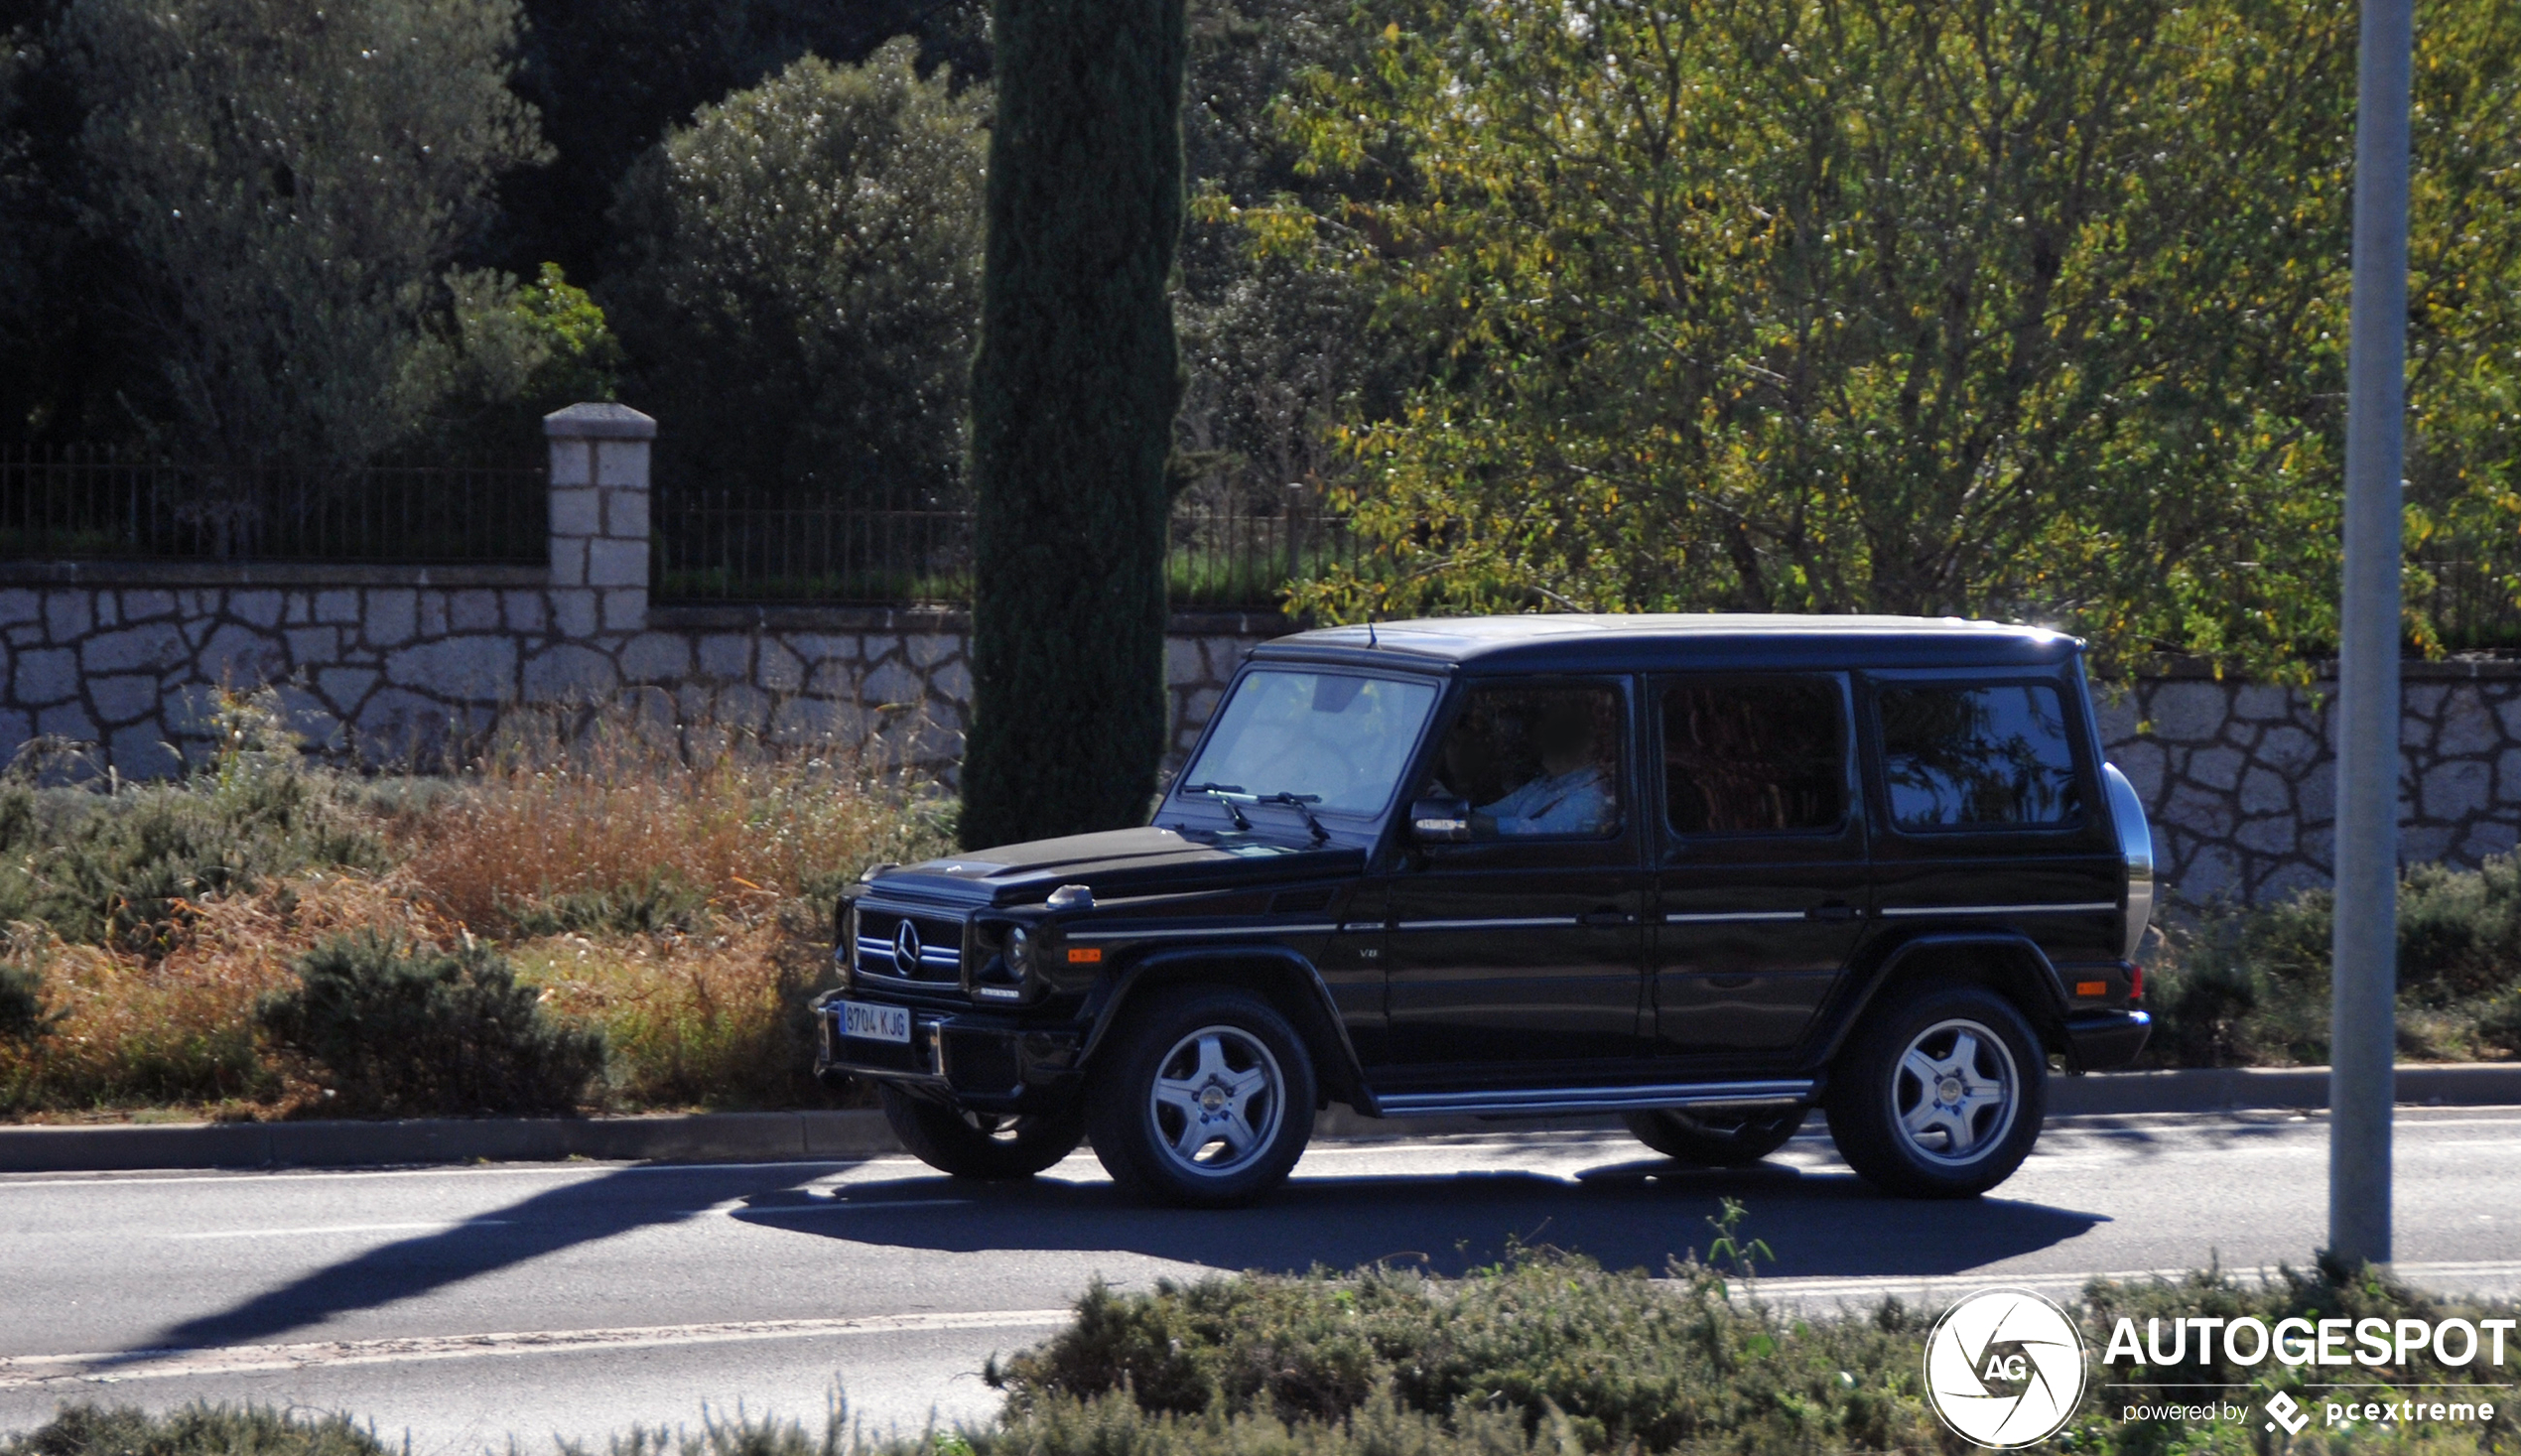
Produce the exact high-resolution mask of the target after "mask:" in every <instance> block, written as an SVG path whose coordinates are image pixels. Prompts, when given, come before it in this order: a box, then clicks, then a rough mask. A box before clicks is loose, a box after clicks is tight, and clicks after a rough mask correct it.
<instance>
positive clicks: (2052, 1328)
mask: <svg viewBox="0 0 2521 1456" xmlns="http://www.w3.org/2000/svg"><path fill="white" fill-rule="evenodd" d="M1925 1390H1926V1395H1927V1398H1928V1399H1929V1400H1930V1401H1931V1402H1932V1404H1933V1406H1934V1413H1935V1415H1936V1416H1938V1417H1940V1418H1941V1420H1942V1422H1943V1423H1944V1424H1945V1425H1947V1426H1950V1427H1951V1428H1952V1430H1953V1431H1954V1432H1955V1433H1957V1434H1958V1435H1960V1436H1961V1437H1962V1438H1963V1439H1965V1440H1969V1441H1975V1442H1976V1443H1978V1444H1979V1445H1981V1446H1989V1447H1993V1448H1994V1449H1996V1450H2000V1451H2002V1450H2010V1449H2012V1448H2014V1447H2017V1446H2029V1445H2035V1444H2037V1443H2039V1442H2041V1441H2045V1440H2047V1439H2048V1438H2049V1437H2051V1436H2053V1435H2056V1434H2057V1431H2058V1430H2059V1429H2060V1428H2062V1427H2063V1426H2064V1425H2065V1423H2066V1421H2068V1420H2069V1419H2071V1418H2072V1417H2073V1415H2074V1407H2075V1406H2076V1405H2078V1404H2080V1403H2082V1400H2083V1336H2082V1335H2081V1333H2079V1332H2078V1331H2077V1330H2076V1329H2075V1328H2074V1321H2073V1320H2070V1319H2068V1318H2066V1314H2065V1311H2064V1310H2062V1309H2059V1308H2057V1305H2055V1304H2053V1303H2051V1302H2050V1301H2049V1300H2047V1299H2045V1298H2042V1297H2041V1296H2040V1295H2037V1294H2034V1293H2032V1292H2031V1291H2030V1290H2028V1289H1981V1290H1979V1291H1978V1292H1977V1293H1975V1294H1969V1295H1965V1296H1963V1297H1962V1298H1961V1299H1960V1300H1959V1301H1958V1302H1957V1303H1955V1304H1954V1305H1953V1306H1952V1307H1951V1308H1949V1309H1947V1310H1945V1311H1943V1317H1942V1318H1941V1319H1939V1320H1936V1321H1935V1322H1934V1332H1933V1333H1932V1334H1930V1335H1928V1336H1926V1339H1925Z"/></svg>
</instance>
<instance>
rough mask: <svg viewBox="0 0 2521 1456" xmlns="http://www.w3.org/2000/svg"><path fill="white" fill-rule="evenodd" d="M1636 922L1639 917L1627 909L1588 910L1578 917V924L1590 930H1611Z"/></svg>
mask: <svg viewBox="0 0 2521 1456" xmlns="http://www.w3.org/2000/svg"><path fill="white" fill-rule="evenodd" d="M1636 923H1637V917H1636V916H1634V915H1631V914H1630V913H1628V912H1627V911H1626V910H1588V911H1586V912H1585V913H1584V914H1581V915H1578V916H1577V917H1576V924H1578V925H1581V926H1584V927H1585V928H1586V929H1588V930H1609V929H1615V928H1617V927H1619V926H1622V925H1635V924H1636Z"/></svg>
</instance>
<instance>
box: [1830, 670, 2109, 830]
mask: <svg viewBox="0 0 2521 1456" xmlns="http://www.w3.org/2000/svg"><path fill="white" fill-rule="evenodd" d="M1880 701H1881V704H1882V776H1883V779H1884V781H1885V782H1886V783H1887V784H1888V785H1889V787H1890V790H1891V819H1892V822H1893V823H1894V824H1897V825H1898V826H1899V827H1900V828H1902V829H1963V828H2001V827H2004V826H2008V825H2054V824H2065V823H2068V822H2070V821H2072V820H2073V819H2075V818H2076V817H2077V816H2078V815H2079V814H2080V813H2081V812H2082V804H2081V803H2080V802H2079V796H2078V795H2077V794H2076V792H2075V786H2074V755H2073V753H2072V752H2071V751H2070V750H2069V749H2068V748H2067V746H2066V736H2065V712H2064V709H2063V707H2062V706H2061V705H2060V703H2059V701H2058V698H2057V689H2055V688H2052V687H2046V686H2041V685H2036V684H2027V685H2007V686H2004V687H1985V688H1939V687H1937V688H1884V689H1883V690H1882V696H1881V700H1880Z"/></svg>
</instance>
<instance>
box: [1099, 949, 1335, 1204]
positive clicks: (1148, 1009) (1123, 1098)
mask: <svg viewBox="0 0 2521 1456" xmlns="http://www.w3.org/2000/svg"><path fill="white" fill-rule="evenodd" d="M1086 1123H1087V1126H1088V1127H1089V1128H1090V1129H1092V1132H1093V1135H1094V1152H1095V1156H1096V1157H1098V1158H1100V1159H1102V1160H1103V1166H1104V1167H1105V1168H1106V1169H1107V1170H1109V1171H1110V1172H1111V1174H1112V1180H1113V1181H1114V1182H1116V1183H1118V1184H1120V1185H1121V1186H1122V1187H1123V1188H1124V1189H1126V1190H1128V1192H1129V1193H1131V1194H1133V1195H1135V1196H1136V1197H1139V1198H1143V1199H1147V1200H1150V1201H1153V1202H1157V1203H1171V1204H1180V1205H1184V1206H1188V1207H1199V1208H1214V1207H1222V1206H1225V1205H1230V1204H1237V1203H1246V1202H1249V1201H1251V1200H1252V1199H1254V1198H1257V1197H1259V1196H1260V1195H1261V1194H1262V1193H1265V1192H1267V1191H1268V1190H1269V1189H1271V1188H1274V1187H1276V1186H1277V1185H1278V1183H1279V1182H1280V1181H1282V1180H1283V1179H1284V1178H1285V1177H1286V1175H1287V1172H1288V1170H1289V1169H1291V1168H1293V1167H1294V1166H1295V1160H1296V1159H1297V1158H1299V1157H1302V1156H1303V1155H1304V1144H1305V1143H1306V1142H1307V1141H1308V1140H1310V1139H1311V1137H1312V1135H1313V1061H1312V1058H1311V1057H1309V1056H1307V1055H1306V1054H1305V1050H1304V1043H1303V1041H1302V1040H1301V1039H1300V1038H1299V1037H1297V1036H1296V1034H1295V1029H1294V1028H1293V1027H1291V1026H1289V1025H1288V1024H1287V1021H1286V1018H1285V1017H1284V1016H1281V1015H1279V1014H1278V1012H1277V1011H1276V1009H1275V1008H1274V1007H1272V1006H1270V1004H1269V1003H1268V1002H1267V1001H1264V1000H1262V999H1260V997H1259V996H1256V995H1253V994H1251V993H1246V992H1235V991H1209V992H1197V991H1188V992H1179V993H1163V994H1159V995H1158V996H1156V997H1155V998H1154V999H1152V1000H1150V1001H1148V1002H1147V1003H1146V1004H1145V1005H1143V1006H1141V1007H1138V1008H1136V1009H1135V1010H1134V1011H1133V1012H1132V1013H1131V1014H1130V1017H1129V1021H1128V1024H1127V1025H1126V1026H1124V1027H1122V1028H1121V1030H1120V1031H1119V1033H1118V1035H1117V1041H1116V1044H1115V1045H1114V1046H1113V1047H1112V1048H1111V1049H1110V1051H1109V1052H1108V1053H1107V1055H1106V1057H1105V1059H1104V1062H1103V1066H1102V1068H1101V1070H1100V1071H1099V1072H1098V1073H1097V1074H1096V1076H1095V1079H1094V1086H1093V1089H1092V1091H1091V1092H1090V1093H1089V1094H1088V1096H1087V1103H1086Z"/></svg>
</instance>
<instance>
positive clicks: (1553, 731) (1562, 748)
mask: <svg viewBox="0 0 2521 1456" xmlns="http://www.w3.org/2000/svg"><path fill="white" fill-rule="evenodd" d="M1593 742H1594V737H1593V715H1592V714H1591V713H1590V712H1588V711H1586V708H1585V705H1584V703H1583V702H1582V701H1581V700H1579V699H1577V698H1574V697H1572V696H1570V697H1566V698H1561V699H1559V700H1558V701H1556V702H1555V703H1552V704H1551V705H1550V706H1549V707H1548V708H1547V709H1545V710H1543V712H1542V713H1541V715H1540V723H1539V725H1538V727H1536V728H1534V729H1533V730H1532V745H1533V746H1534V747H1535V748H1537V749H1539V750H1540V777H1538V778H1536V779H1533V780H1532V781H1531V782H1529V783H1527V784H1525V785H1524V786H1523V787H1522V788H1519V789H1517V790H1515V791H1514V792H1513V793H1511V794H1508V795H1507V796H1506V797H1504V798H1502V799H1500V800H1498V801H1497V802H1496V803H1494V804H1483V805H1481V806H1480V807H1479V808H1477V809H1474V810H1472V811H1471V832H1472V833H1473V834H1476V835H1539V834H1590V835H1599V834H1608V833H1609V832H1610V831H1611V830H1612V828H1613V827H1614V826H1615V824H1616V822H1617V820H1616V812H1615V810H1614V807H1613V804H1612V799H1611V777H1610V774H1609V773H1607V772H1606V771H1604V769H1603V766H1602V764H1601V762H1600V761H1599V760H1598V759H1596V757H1595V756H1594V752H1593Z"/></svg>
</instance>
